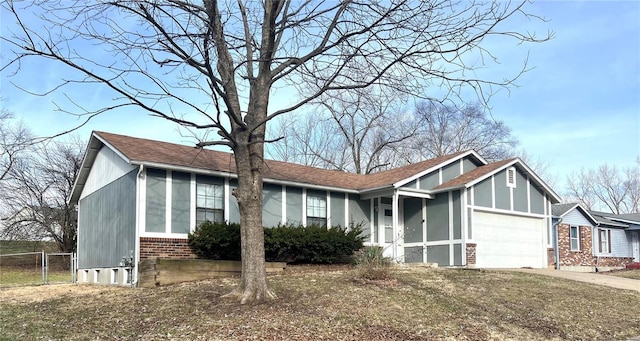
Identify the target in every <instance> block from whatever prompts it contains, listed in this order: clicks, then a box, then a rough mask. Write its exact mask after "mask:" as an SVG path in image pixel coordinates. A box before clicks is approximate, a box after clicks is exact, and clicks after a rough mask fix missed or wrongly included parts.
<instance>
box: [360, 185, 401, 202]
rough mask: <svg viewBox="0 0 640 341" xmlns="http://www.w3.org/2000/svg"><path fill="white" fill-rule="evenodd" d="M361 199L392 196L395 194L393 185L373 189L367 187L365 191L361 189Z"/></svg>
mask: <svg viewBox="0 0 640 341" xmlns="http://www.w3.org/2000/svg"><path fill="white" fill-rule="evenodd" d="M358 193H359V194H360V199H362V200H367V199H371V198H377V197H390V196H393V187H391V186H384V187H376V188H372V189H367V190H364V191H359V192H358Z"/></svg>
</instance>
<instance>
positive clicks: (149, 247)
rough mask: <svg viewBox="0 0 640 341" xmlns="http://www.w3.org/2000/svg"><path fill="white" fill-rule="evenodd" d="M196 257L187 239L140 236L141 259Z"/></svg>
mask: <svg viewBox="0 0 640 341" xmlns="http://www.w3.org/2000/svg"><path fill="white" fill-rule="evenodd" d="M155 257H157V258H171V259H195V258H198V257H197V256H196V255H195V254H194V253H193V252H191V248H190V247H189V242H188V241H187V239H179V238H143V237H141V238H140V261H143V260H145V259H149V258H155Z"/></svg>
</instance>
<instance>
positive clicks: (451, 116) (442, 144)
mask: <svg viewBox="0 0 640 341" xmlns="http://www.w3.org/2000/svg"><path fill="white" fill-rule="evenodd" d="M414 115H415V116H416V120H418V121H419V122H420V123H421V124H420V129H419V130H418V132H417V134H415V138H414V139H413V140H412V143H411V145H410V147H411V148H409V149H407V150H405V151H404V154H405V156H404V157H405V158H406V159H407V161H410V160H413V161H415V160H416V157H419V158H420V159H431V158H434V157H438V156H444V155H448V154H453V153H457V152H461V151H465V150H469V149H473V150H475V151H476V152H478V154H480V155H481V156H482V157H484V158H485V159H487V160H488V161H490V162H492V161H499V160H504V159H506V158H508V157H510V156H512V155H513V152H514V148H515V147H516V145H517V144H518V140H517V139H516V138H515V137H514V136H513V135H512V134H511V129H510V128H509V127H507V126H506V125H505V124H504V122H502V121H497V120H495V119H493V118H492V117H490V116H488V115H487V113H486V112H485V111H484V110H483V109H482V107H481V105H480V104H474V105H466V106H463V107H458V106H454V105H447V104H443V103H438V102H434V101H423V102H420V103H418V104H417V105H416V108H415V113H414Z"/></svg>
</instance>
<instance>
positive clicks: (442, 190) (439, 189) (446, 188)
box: [430, 185, 471, 194]
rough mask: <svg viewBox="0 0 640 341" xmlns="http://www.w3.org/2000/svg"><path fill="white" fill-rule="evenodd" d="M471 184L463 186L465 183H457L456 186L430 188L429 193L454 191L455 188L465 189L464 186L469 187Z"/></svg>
mask: <svg viewBox="0 0 640 341" xmlns="http://www.w3.org/2000/svg"><path fill="white" fill-rule="evenodd" d="M469 187H471V186H465V185H458V186H449V187H443V188H438V189H437V190H431V191H430V193H432V194H438V193H443V192H449V191H455V190H457V189H460V190H461V189H465V188H469Z"/></svg>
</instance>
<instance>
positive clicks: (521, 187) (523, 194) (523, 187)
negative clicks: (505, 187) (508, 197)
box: [513, 169, 529, 212]
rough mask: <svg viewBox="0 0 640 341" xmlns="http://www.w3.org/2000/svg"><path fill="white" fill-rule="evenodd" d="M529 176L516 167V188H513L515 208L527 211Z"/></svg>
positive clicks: (515, 209)
mask: <svg viewBox="0 0 640 341" xmlns="http://www.w3.org/2000/svg"><path fill="white" fill-rule="evenodd" d="M527 201H528V200H527V178H526V177H525V176H524V174H522V172H521V171H520V170H519V169H516V188H514V189H513V210H514V211H519V212H527V211H528V210H529V208H528V203H527Z"/></svg>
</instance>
